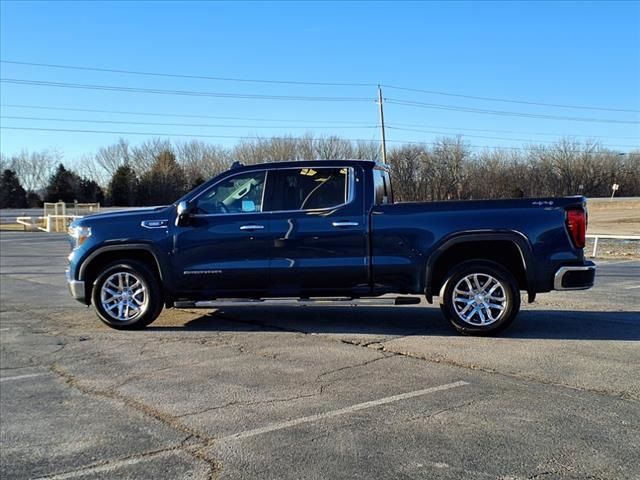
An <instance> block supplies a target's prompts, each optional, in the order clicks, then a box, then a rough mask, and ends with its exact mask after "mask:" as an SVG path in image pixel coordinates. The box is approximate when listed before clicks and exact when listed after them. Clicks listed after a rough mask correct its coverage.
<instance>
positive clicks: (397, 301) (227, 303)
mask: <svg viewBox="0 0 640 480" xmlns="http://www.w3.org/2000/svg"><path fill="white" fill-rule="evenodd" d="M419 303H420V297H380V298H377V297H374V298H348V297H334V298H330V297H310V298H221V299H218V300H206V301H199V302H191V301H177V302H174V303H173V306H174V307H175V308H222V307H256V306H263V307H264V306H273V305H282V306H294V305H323V306H325V307H326V306H342V307H355V306H358V305H360V306H371V307H373V306H384V305H387V306H388V305H417V304H419Z"/></svg>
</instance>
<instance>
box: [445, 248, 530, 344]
mask: <svg viewBox="0 0 640 480" xmlns="http://www.w3.org/2000/svg"><path fill="white" fill-rule="evenodd" d="M474 275H477V277H474ZM496 284H497V285H498V286H496ZM477 285H479V286H480V288H477ZM485 285H486V289H483V288H484V286H485ZM494 287H495V289H494ZM456 289H457V290H456ZM492 289H493V291H492ZM489 292H490V293H489ZM499 307H502V308H501V309H500V308H499ZM440 309H441V310H442V313H443V315H444V316H445V318H446V319H447V320H448V321H449V322H450V323H451V325H452V326H453V328H455V329H456V330H457V331H458V332H460V333H462V334H463V335H485V336H488V335H493V334H496V333H498V332H500V331H502V330H504V329H505V328H507V327H508V326H509V325H510V324H511V322H513V320H514V319H515V317H516V315H517V314H518V312H519V311H520V290H519V288H518V282H517V281H516V279H515V278H514V277H513V275H512V274H511V273H510V272H509V271H508V270H507V269H505V268H504V267H502V266H501V265H499V264H497V263H494V262H490V261H487V260H471V261H468V262H464V263H461V264H460V265H457V266H456V267H455V268H453V269H452V270H451V271H450V272H449V273H448V274H447V276H446V279H445V282H444V284H443V285H442V288H441V289H440ZM474 310H475V312H474Z"/></svg>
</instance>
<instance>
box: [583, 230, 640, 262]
mask: <svg viewBox="0 0 640 480" xmlns="http://www.w3.org/2000/svg"><path fill="white" fill-rule="evenodd" d="M587 238H592V239H593V252H592V253H591V256H592V257H594V258H595V256H596V254H597V253H598V240H599V239H601V238H603V239H605V240H609V239H611V240H640V235H587Z"/></svg>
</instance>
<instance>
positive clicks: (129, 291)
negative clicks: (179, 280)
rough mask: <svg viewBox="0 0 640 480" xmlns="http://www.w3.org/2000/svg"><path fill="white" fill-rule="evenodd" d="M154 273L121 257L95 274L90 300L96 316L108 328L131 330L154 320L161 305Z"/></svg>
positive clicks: (158, 286) (133, 261) (138, 263)
mask: <svg viewBox="0 0 640 480" xmlns="http://www.w3.org/2000/svg"><path fill="white" fill-rule="evenodd" d="M161 292H162V290H161V289H160V283H159V281H158V278H157V276H156V275H154V274H153V272H151V271H150V270H149V268H147V266H146V265H144V264H143V263H141V262H137V261H135V260H120V261H116V262H114V263H111V264H110V265H107V266H106V268H105V269H104V270H103V272H102V273H101V274H100V275H98V277H97V278H96V281H95V283H94V285H93V291H92V292H91V301H92V303H93V306H94V308H95V310H96V314H97V315H98V318H100V320H102V321H103V322H104V323H106V324H107V325H109V326H110V327H111V328H116V329H120V330H133V329H138V328H144V327H146V326H147V325H149V324H150V323H151V322H153V321H154V320H155V319H156V318H157V317H158V315H160V312H161V311H162V307H163V300H162V293H161Z"/></svg>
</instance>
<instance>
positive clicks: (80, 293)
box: [65, 269, 86, 303]
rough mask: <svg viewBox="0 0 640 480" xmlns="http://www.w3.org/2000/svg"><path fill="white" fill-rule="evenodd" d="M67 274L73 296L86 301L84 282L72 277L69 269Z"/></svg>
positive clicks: (83, 301)
mask: <svg viewBox="0 0 640 480" xmlns="http://www.w3.org/2000/svg"><path fill="white" fill-rule="evenodd" d="M65 275H66V277H67V285H68V286H69V292H70V293H71V296H72V297H73V298H75V299H76V300H77V301H79V302H82V303H86V301H85V289H84V282H82V281H80V280H74V279H72V278H71V272H70V271H69V269H67V270H66V271H65Z"/></svg>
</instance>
